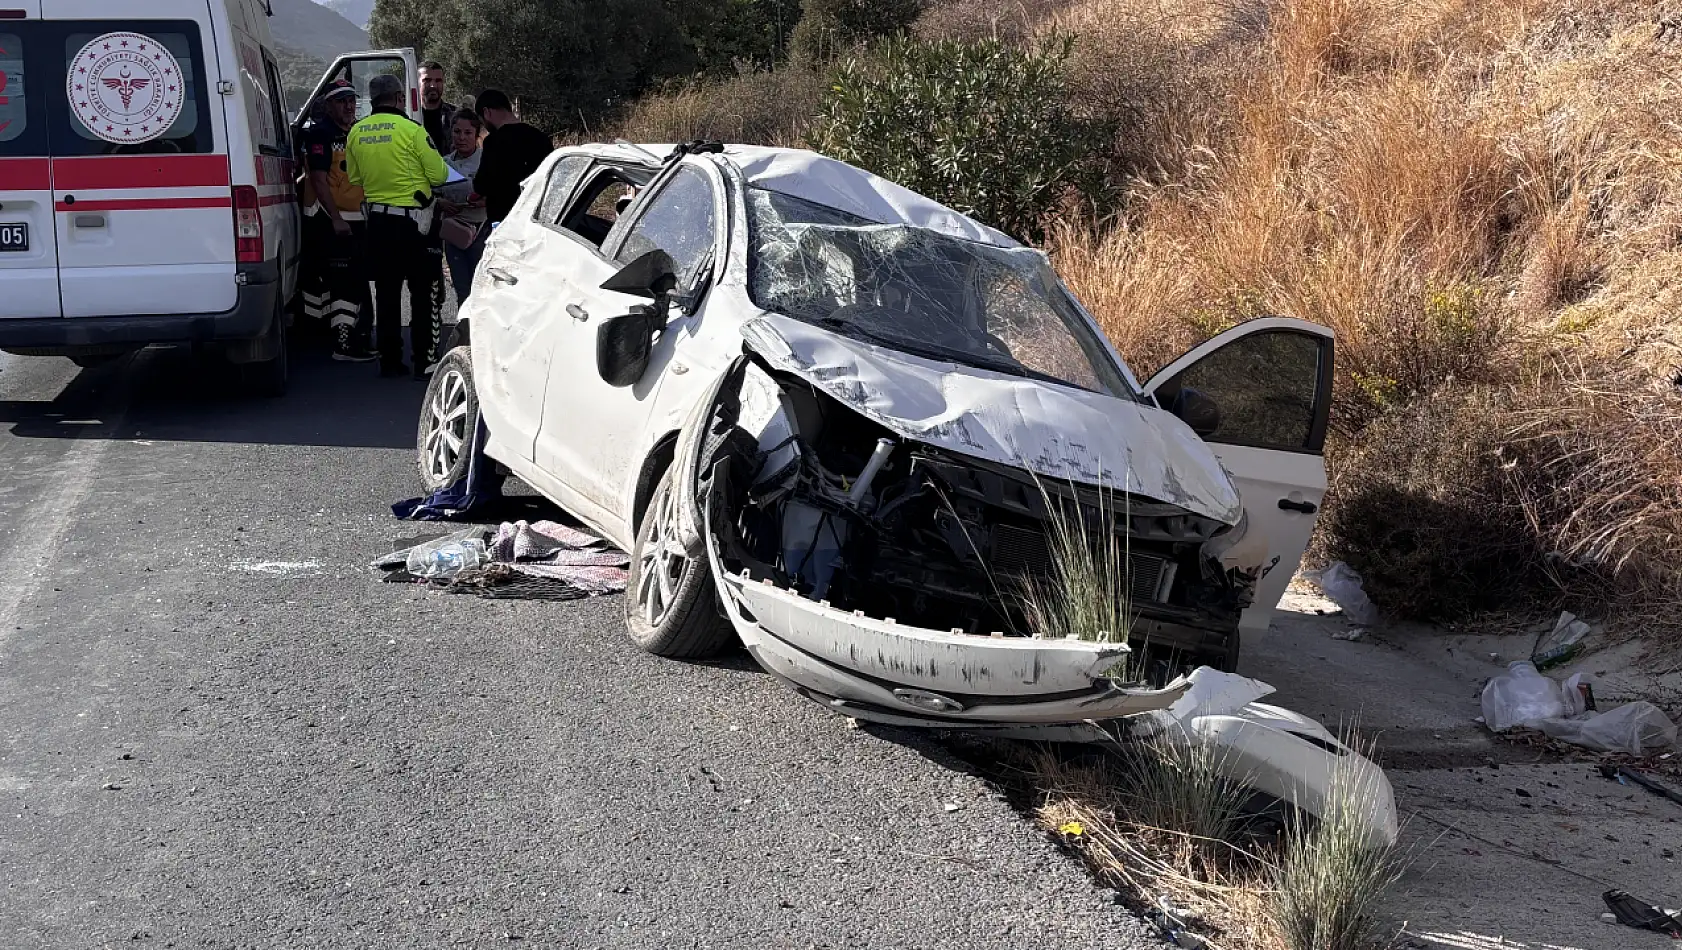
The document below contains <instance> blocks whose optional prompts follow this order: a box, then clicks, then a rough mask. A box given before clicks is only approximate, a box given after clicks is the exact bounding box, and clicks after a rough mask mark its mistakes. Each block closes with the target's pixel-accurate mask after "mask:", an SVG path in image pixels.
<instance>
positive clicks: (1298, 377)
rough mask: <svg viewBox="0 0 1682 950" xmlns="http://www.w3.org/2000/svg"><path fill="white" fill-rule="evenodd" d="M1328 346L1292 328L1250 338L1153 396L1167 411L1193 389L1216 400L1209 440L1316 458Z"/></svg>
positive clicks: (1326, 401) (1326, 396)
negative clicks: (1217, 420)
mask: <svg viewBox="0 0 1682 950" xmlns="http://www.w3.org/2000/svg"><path fill="white" fill-rule="evenodd" d="M1330 343H1331V341H1330V340H1328V339H1327V338H1325V337H1322V336H1315V335H1311V334H1308V333H1302V332H1299V331H1296V330H1270V331H1265V332H1260V333H1255V334H1252V335H1250V336H1246V337H1243V338H1240V339H1237V340H1234V341H1232V342H1231V343H1228V344H1227V345H1225V346H1222V347H1221V348H1219V349H1217V350H1215V351H1214V352H1212V353H1209V354H1208V355H1206V356H1204V357H1203V358H1202V359H1200V360H1198V361H1197V362H1195V363H1193V364H1191V365H1190V366H1187V367H1186V368H1185V369H1183V370H1181V371H1180V372H1179V373H1178V374H1176V375H1175V376H1173V377H1172V378H1171V379H1169V380H1168V381H1167V382H1165V383H1163V384H1162V385H1161V386H1160V387H1159V388H1158V389H1157V398H1158V399H1159V400H1161V402H1162V404H1163V405H1164V406H1169V405H1171V404H1173V403H1174V402H1175V400H1177V399H1178V398H1179V396H1180V393H1181V392H1182V391H1183V390H1185V389H1193V390H1196V391H1198V392H1199V393H1201V394H1203V395H1204V396H1207V397H1208V398H1210V399H1212V400H1214V402H1215V405H1216V406H1217V407H1219V409H1220V424H1219V427H1218V428H1217V429H1216V430H1215V431H1214V432H1213V433H1211V434H1209V435H1207V436H1205V438H1206V439H1208V441H1211V442H1221V443H1227V444H1232V445H1249V446H1255V447H1257V448H1265V449H1283V450H1287V451H1294V452H1318V451H1320V449H1321V447H1322V446H1323V445H1324V444H1325V439H1326V420H1327V417H1328V415H1329V410H1330V402H1331V372H1330V370H1331V359H1330V356H1331V354H1330V352H1329V347H1330Z"/></svg>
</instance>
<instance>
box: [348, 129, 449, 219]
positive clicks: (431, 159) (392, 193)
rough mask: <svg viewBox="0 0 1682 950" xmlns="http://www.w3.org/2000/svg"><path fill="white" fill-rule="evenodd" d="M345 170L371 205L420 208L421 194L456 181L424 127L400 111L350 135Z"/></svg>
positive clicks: (423, 194) (425, 194)
mask: <svg viewBox="0 0 1682 950" xmlns="http://www.w3.org/2000/svg"><path fill="white" fill-rule="evenodd" d="M345 170H346V172H347V173H349V175H350V180H351V183H352V184H356V185H360V186H361V187H362V191H363V193H364V194H365V195H366V198H367V201H368V203H369V204H382V205H392V206H394V207H398V208H418V207H420V206H421V204H422V201H421V200H418V199H417V198H416V197H415V196H416V195H417V194H419V195H422V196H425V197H427V198H430V197H431V196H432V189H433V188H434V187H436V186H438V185H442V184H443V183H444V180H445V179H447V178H449V177H450V167H449V166H448V165H445V164H444V158H443V156H441V155H439V154H438V150H437V149H436V148H433V147H432V140H431V139H429V138H428V137H427V135H426V129H425V128H424V127H423V126H421V124H420V123H418V122H416V121H415V120H413V119H411V118H409V117H408V116H407V115H404V114H403V113H402V112H400V111H397V110H394V109H393V110H382V109H376V110H375V111H374V114H373V115H370V116H368V118H366V119H363V120H362V121H361V122H358V123H356V124H355V125H353V126H351V129H350V132H348V133H347V134H346V135H345Z"/></svg>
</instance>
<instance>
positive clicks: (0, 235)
mask: <svg viewBox="0 0 1682 950" xmlns="http://www.w3.org/2000/svg"><path fill="white" fill-rule="evenodd" d="M27 250H29V222H27V221H18V222H16V223H12V222H7V223H4V224H0V251H27Z"/></svg>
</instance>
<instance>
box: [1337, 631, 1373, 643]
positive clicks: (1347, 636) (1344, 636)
mask: <svg viewBox="0 0 1682 950" xmlns="http://www.w3.org/2000/svg"><path fill="white" fill-rule="evenodd" d="M1366 635H1367V628H1366V627H1350V628H1349V629H1348V630H1340V631H1338V632H1337V633H1334V634H1332V639H1333V640H1348V641H1350V642H1351V643H1353V642H1356V641H1358V640H1360V639H1361V638H1363V637H1365V636H1366Z"/></svg>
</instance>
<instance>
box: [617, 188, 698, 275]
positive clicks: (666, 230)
mask: <svg viewBox="0 0 1682 950" xmlns="http://www.w3.org/2000/svg"><path fill="white" fill-rule="evenodd" d="M716 219H717V216H716V213H715V211H714V208H713V187H712V182H711V181H709V180H708V179H707V176H706V175H705V174H703V173H702V172H701V171H700V170H698V169H695V168H688V167H685V168H680V169H678V171H677V174H675V175H673V176H672V179H671V181H669V182H667V183H666V186H665V187H664V188H662V189H660V192H659V193H658V194H656V195H654V196H653V198H652V199H651V200H650V201H649V202H648V204H647V205H646V206H645V207H644V208H643V210H642V212H641V213H640V214H638V215H637V216H636V218H635V219H634V220H633V221H632V222H631V224H630V228H629V230H627V231H626V232H625V237H624V240H623V241H622V242H621V243H620V245H619V252H618V253H617V254H616V255H614V259H615V260H616V261H618V262H619V263H620V264H628V263H630V262H631V261H633V260H635V259H637V258H638V257H641V256H642V255H644V254H646V253H648V252H649V251H652V250H656V249H658V250H662V251H665V252H666V253H667V254H670V255H671V256H672V261H673V262H674V263H675V264H676V265H677V273H678V285H679V286H681V287H684V288H692V287H694V285H695V281H696V279H697V278H698V277H699V276H700V271H701V267H702V265H703V264H705V263H706V261H707V258H708V255H709V253H710V252H711V251H712V247H713V234H714V224H715V222H716Z"/></svg>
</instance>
